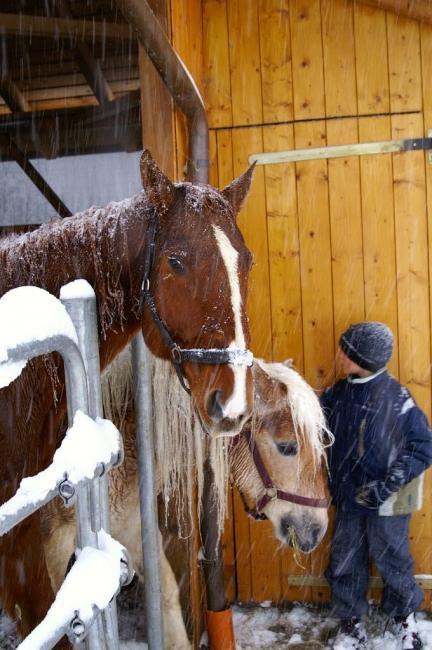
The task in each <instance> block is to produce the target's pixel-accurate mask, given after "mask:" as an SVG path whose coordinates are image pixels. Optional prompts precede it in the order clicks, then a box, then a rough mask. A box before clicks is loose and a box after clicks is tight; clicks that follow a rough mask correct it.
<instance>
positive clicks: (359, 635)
mask: <svg viewBox="0 0 432 650" xmlns="http://www.w3.org/2000/svg"><path fill="white" fill-rule="evenodd" d="M366 642H367V634H366V630H365V627H364V625H363V623H362V622H361V621H360V619H359V618H356V617H353V618H343V619H342V620H341V624H340V628H339V632H338V633H337V635H336V638H335V640H334V642H333V650H348V648H349V649H350V650H363V649H364V648H366Z"/></svg>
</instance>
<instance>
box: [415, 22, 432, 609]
mask: <svg viewBox="0 0 432 650" xmlns="http://www.w3.org/2000/svg"><path fill="white" fill-rule="evenodd" d="M420 43H421V63H422V98H423V118H424V124H423V128H424V133H427V131H428V129H431V128H432V94H431V92H430V79H431V78H432V25H421V28H420ZM426 190H427V195H426V201H427V204H426V205H427V214H428V258H429V307H430V309H431V310H432V165H430V164H428V163H427V162H426ZM430 319H431V322H432V311H430ZM429 389H430V387H429ZM424 494H425V507H424V508H423V511H422V513H421V520H422V522H425V523H427V525H428V526H429V525H430V497H428V495H431V494H432V471H431V470H429V471H428V472H426V476H425V485H424ZM416 517H418V515H416ZM414 524H415V528H414V526H412V530H414V531H416V528H417V526H418V525H419V522H418V520H417V519H415V520H414ZM428 534H430V533H429V531H428ZM431 547H432V540H431V539H430V537H429V539H427V541H426V542H425V544H424V547H423V549H422V552H421V555H420V561H421V562H422V563H424V564H425V565H427V563H429V570H428V571H427V573H432V558H431V554H430V549H431ZM423 602H424V604H425V606H427V607H428V609H429V610H430V609H431V606H432V594H431V592H430V591H428V592H426V598H425V600H424V601H423Z"/></svg>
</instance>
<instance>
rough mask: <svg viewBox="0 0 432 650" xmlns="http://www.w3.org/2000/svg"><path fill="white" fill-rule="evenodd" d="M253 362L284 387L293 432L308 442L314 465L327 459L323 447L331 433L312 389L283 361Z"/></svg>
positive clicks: (330, 437) (260, 360)
mask: <svg viewBox="0 0 432 650" xmlns="http://www.w3.org/2000/svg"><path fill="white" fill-rule="evenodd" d="M254 363H256V364H257V365H259V367H260V368H261V369H262V370H263V371H264V372H265V373H267V374H268V375H269V376H270V377H272V378H273V379H276V380H277V381H280V382H281V383H282V384H284V385H285V386H286V389H287V405H288V407H289V409H290V411H291V417H292V420H293V425H294V431H295V434H296V436H297V437H298V438H299V439H303V440H305V441H307V442H308V444H309V445H311V447H312V450H313V453H314V460H315V463H316V465H318V464H319V463H321V462H322V460H324V462H325V463H326V462H327V455H326V452H325V450H326V448H327V447H329V446H330V445H332V444H333V440H334V437H333V434H332V433H331V431H329V429H328V428H327V425H326V420H325V417H324V414H323V411H322V408H321V405H320V403H319V400H318V397H317V395H316V394H315V392H314V390H313V388H312V387H311V386H310V385H309V384H308V383H307V382H306V381H305V380H304V379H303V377H302V376H301V375H300V374H299V373H298V372H297V371H296V370H295V369H294V368H293V367H292V366H290V365H287V364H286V363H266V362H265V361H263V360H262V359H255V360H254Z"/></svg>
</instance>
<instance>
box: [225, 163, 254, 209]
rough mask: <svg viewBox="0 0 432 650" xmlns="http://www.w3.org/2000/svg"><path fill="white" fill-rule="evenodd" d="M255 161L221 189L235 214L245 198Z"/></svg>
mask: <svg viewBox="0 0 432 650" xmlns="http://www.w3.org/2000/svg"><path fill="white" fill-rule="evenodd" d="M255 165H256V163H253V164H252V165H251V166H250V167H249V169H247V170H246V171H245V173H244V174H242V175H241V176H239V177H238V178H236V179H234V180H233V182H232V183H230V184H229V185H227V186H226V187H225V188H224V189H223V190H222V194H223V196H224V197H225V198H226V200H227V201H228V203H229V204H230V205H231V207H232V209H233V212H234V214H235V215H237V213H238V211H239V210H240V208H241V206H242V203H243V201H244V200H245V198H246V195H247V193H248V192H249V188H250V184H251V181H252V174H253V170H254V167H255Z"/></svg>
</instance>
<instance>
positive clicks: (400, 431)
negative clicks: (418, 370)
mask: <svg viewBox="0 0 432 650" xmlns="http://www.w3.org/2000/svg"><path fill="white" fill-rule="evenodd" d="M321 404H322V407H323V409H324V413H325V415H326V418H327V422H328V426H329V429H330V430H331V431H332V432H333V434H334V436H335V442H334V444H333V446H332V447H330V449H329V468H330V490H331V494H332V498H333V502H334V503H335V504H336V505H337V506H338V507H339V508H342V509H343V510H346V511H349V512H357V513H358V512H364V513H366V512H370V511H368V510H367V509H366V508H364V507H363V506H360V505H359V504H357V503H356V501H355V499H354V497H355V494H356V492H357V490H358V489H359V488H360V487H363V486H364V485H365V484H366V483H369V482H370V481H373V480H378V481H382V480H385V478H386V476H388V474H389V472H390V473H391V472H392V469H393V470H396V473H397V474H398V476H399V479H400V480H399V486H401V485H405V484H406V483H409V481H411V480H412V479H414V478H415V477H416V476H418V475H419V474H421V473H422V472H423V471H424V470H425V469H426V468H427V467H428V466H429V465H430V464H431V463H432V432H431V429H430V427H429V425H428V422H427V419H426V416H425V415H424V413H423V411H421V410H420V408H419V407H418V406H417V405H416V403H415V402H414V400H413V398H412V397H411V395H410V393H409V391H408V390H407V389H406V388H404V387H403V386H401V385H400V384H399V383H398V382H397V381H396V380H395V379H394V378H393V377H391V376H390V375H389V374H388V372H387V371H381V372H380V373H377V374H375V375H372V376H371V377H370V378H369V377H368V378H366V380H365V379H360V378H356V377H349V378H348V379H344V380H342V381H339V382H337V383H336V384H335V385H334V386H331V387H330V388H328V389H327V390H326V391H325V392H324V393H323V395H322V397H321Z"/></svg>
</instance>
